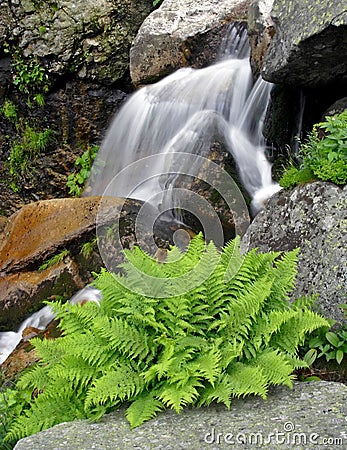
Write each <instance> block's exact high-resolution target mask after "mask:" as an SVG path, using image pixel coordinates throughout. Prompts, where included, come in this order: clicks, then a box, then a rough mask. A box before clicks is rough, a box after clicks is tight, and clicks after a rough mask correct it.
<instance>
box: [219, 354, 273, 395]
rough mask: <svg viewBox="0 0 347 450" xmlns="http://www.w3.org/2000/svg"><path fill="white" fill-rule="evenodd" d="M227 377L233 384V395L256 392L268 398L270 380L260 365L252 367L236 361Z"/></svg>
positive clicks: (255, 393)
mask: <svg viewBox="0 0 347 450" xmlns="http://www.w3.org/2000/svg"><path fill="white" fill-rule="evenodd" d="M226 379H227V381H228V383H230V385H231V393H232V396H233V397H241V396H243V397H244V396H246V395H250V394H254V395H260V396H261V397H263V398H266V395H267V391H268V381H267V378H266V376H265V375H264V374H263V372H262V370H260V369H259V367H252V366H249V365H246V364H243V363H241V362H238V363H235V364H234V365H233V366H232V368H231V369H230V371H228V373H227V375H226Z"/></svg>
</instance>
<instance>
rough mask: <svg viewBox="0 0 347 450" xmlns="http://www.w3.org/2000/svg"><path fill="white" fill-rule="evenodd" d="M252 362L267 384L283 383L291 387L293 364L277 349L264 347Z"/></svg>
mask: <svg viewBox="0 0 347 450" xmlns="http://www.w3.org/2000/svg"><path fill="white" fill-rule="evenodd" d="M252 364H253V365H254V366H256V367H258V368H259V370H260V371H261V372H262V373H263V374H264V375H265V377H266V378H267V380H268V384H269V385H270V384H272V385H274V386H276V385H280V384H283V385H285V386H288V387H290V388H292V387H293V378H294V376H293V375H292V373H293V370H294V369H295V366H292V365H291V364H290V360H289V359H288V358H286V356H285V355H283V354H282V353H280V352H279V350H272V349H265V350H264V351H263V352H262V353H260V354H259V355H257V356H256V358H255V359H254V361H252Z"/></svg>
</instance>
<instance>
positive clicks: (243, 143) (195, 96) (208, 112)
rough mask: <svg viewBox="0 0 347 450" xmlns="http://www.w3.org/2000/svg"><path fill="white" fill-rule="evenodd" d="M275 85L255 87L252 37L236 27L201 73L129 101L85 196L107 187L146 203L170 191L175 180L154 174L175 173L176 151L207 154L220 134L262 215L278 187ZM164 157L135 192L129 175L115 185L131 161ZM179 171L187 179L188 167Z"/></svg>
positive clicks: (191, 72) (174, 78)
mask: <svg viewBox="0 0 347 450" xmlns="http://www.w3.org/2000/svg"><path fill="white" fill-rule="evenodd" d="M227 43H229V44H228V46H227ZM230 52H231V53H232V54H231V55H230ZM271 88H272V85H271V84H269V83H267V82H265V81H263V80H262V79H261V78H259V80H258V81H257V82H256V83H255V85H254V86H253V79H252V72H251V67H250V64H249V48H248V40H247V32H246V30H243V31H241V32H240V31H237V29H236V28H232V29H231V30H230V35H228V37H227V39H226V40H225V42H223V45H222V51H221V56H220V61H219V62H217V63H216V64H214V65H212V66H209V67H206V68H203V69H199V70H196V69H191V68H184V69H180V70H178V71H176V72H175V73H173V74H172V75H169V76H168V77H166V78H164V79H163V80H161V81H159V82H158V83H156V84H154V85H150V86H146V87H144V88H142V89H140V90H139V91H137V92H136V93H135V94H133V95H132V96H131V97H130V99H129V100H128V101H127V102H126V104H125V105H124V106H123V107H122V108H121V110H120V111H119V113H118V114H117V115H116V117H115V118H114V120H113V123H112V125H111V127H110V129H109V131H108V133H107V135H106V137H105V139H104V141H103V143H102V145H101V147H100V150H99V152H98V156H97V159H96V161H95V163H94V165H93V169H92V174H91V177H90V180H89V185H88V188H87V190H86V195H103V194H105V190H106V188H107V195H110V196H118V197H132V198H137V199H140V200H144V201H147V200H148V199H149V198H151V196H153V195H154V194H156V193H158V192H159V191H162V190H164V189H167V190H168V191H170V183H173V181H174V180H175V179H176V178H175V177H171V180H170V179H165V180H163V177H160V179H159V178H158V177H157V178H156V179H154V177H155V175H154V174H158V173H168V172H170V164H172V157H170V154H171V155H172V153H175V152H185V153H190V154H199V155H201V156H204V157H207V156H208V153H209V150H210V144H211V143H212V142H214V141H215V138H216V136H218V138H219V140H221V141H222V142H223V144H224V145H225V146H226V148H227V149H228V151H229V152H230V153H231V154H232V155H233V157H234V160H235V161H236V164H237V167H238V170H239V174H240V178H241V181H242V183H243V185H244V187H245V189H246V190H247V191H248V193H249V195H250V196H251V198H252V199H253V207H254V209H255V210H259V209H260V208H261V206H262V202H263V201H264V199H266V198H268V197H270V196H271V195H272V194H273V193H274V192H276V191H277V190H278V189H279V186H278V185H277V184H276V183H274V182H273V181H272V177H271V165H270V163H269V162H268V160H267V159H266V156H265V143H264V138H263V135H262V129H263V122H264V116H265V113H266V109H267V105H268V102H269V97H270V91H271ZM159 153H164V154H167V155H168V158H158V164H162V166H161V167H156V168H153V167H148V166H146V164H145V163H144V164H143V166H142V167H141V178H142V179H141V180H137V185H138V186H137V188H136V189H131V186H134V181H133V180H130V179H129V173H128V172H124V177H123V179H121V178H119V177H118V179H117V183H115V184H114V186H112V185H111V184H110V182H111V181H112V179H113V178H114V177H115V175H117V174H119V173H120V172H121V171H122V170H123V169H125V168H126V167H127V166H129V165H130V164H132V163H134V162H136V161H139V160H141V159H142V158H145V157H147V156H150V155H154V154H159ZM173 172H175V173H181V174H182V173H185V168H184V167H182V168H181V169H179V170H178V171H177V170H176V169H175V171H173ZM129 186H130V190H129ZM175 187H177V186H176V185H175ZM129 192H131V195H129ZM162 203H165V207H166V208H167V209H170V205H171V208H174V207H177V206H179V205H177V204H175V200H174V198H171V199H169V200H168V199H167V198H166V200H165V202H162Z"/></svg>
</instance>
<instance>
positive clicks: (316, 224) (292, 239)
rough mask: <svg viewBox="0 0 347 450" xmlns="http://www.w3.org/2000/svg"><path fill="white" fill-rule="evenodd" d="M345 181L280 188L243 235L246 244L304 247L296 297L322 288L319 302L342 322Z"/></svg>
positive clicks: (346, 263) (346, 280) (346, 270)
mask: <svg viewBox="0 0 347 450" xmlns="http://www.w3.org/2000/svg"><path fill="white" fill-rule="evenodd" d="M346 217H347V187H346V186H345V187H344V188H343V189H340V188H338V187H337V186H336V185H334V184H331V183H324V182H315V183H312V184H307V185H304V186H299V187H297V188H295V189H294V190H292V191H287V190H282V191H280V192H278V193H277V194H275V195H274V196H273V197H272V198H271V199H270V200H269V201H268V203H267V205H266V207H265V208H264V210H263V211H261V212H260V213H259V214H258V215H257V216H256V218H255V219H254V221H253V223H252V224H251V225H250V227H249V229H248V231H247V233H246V235H245V236H244V238H243V246H244V248H245V249H246V248H254V247H258V248H259V250H260V251H264V252H266V251H287V250H292V249H294V248H296V247H300V253H299V261H298V276H297V283H296V287H295V290H294V292H293V298H297V297H300V296H304V295H310V294H319V297H318V301H317V307H318V309H319V311H320V312H322V313H323V314H324V315H325V316H326V317H331V318H333V319H335V320H338V321H340V322H342V321H343V320H344V318H343V312H342V311H341V309H339V308H338V305H339V304H340V303H345V302H346V294H347V257H346V248H347V221H346Z"/></svg>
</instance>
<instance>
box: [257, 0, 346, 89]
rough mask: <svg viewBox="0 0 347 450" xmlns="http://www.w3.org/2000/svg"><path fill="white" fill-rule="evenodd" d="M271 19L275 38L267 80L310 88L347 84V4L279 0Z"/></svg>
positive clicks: (265, 73)
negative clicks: (334, 83)
mask: <svg viewBox="0 0 347 450" xmlns="http://www.w3.org/2000/svg"><path fill="white" fill-rule="evenodd" d="M271 17H272V19H273V22H274V26H275V35H274V37H273V39H272V40H271V43H270V46H269V50H268V52H267V54H266V56H265V60H264V64H263V66H262V71H261V73H262V76H263V78H265V79H266V80H268V81H271V82H273V83H284V84H291V85H301V86H310V87H315V86H318V85H325V84H328V83H331V82H336V81H340V82H341V81H344V82H345V81H346V74H347V9H346V2H345V1H343V0H327V1H324V2H322V1H321V0H308V1H302V0H292V1H290V2H288V1H287V0H275V1H274V4H273V8H272V11H271ZM337 49H338V50H337Z"/></svg>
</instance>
